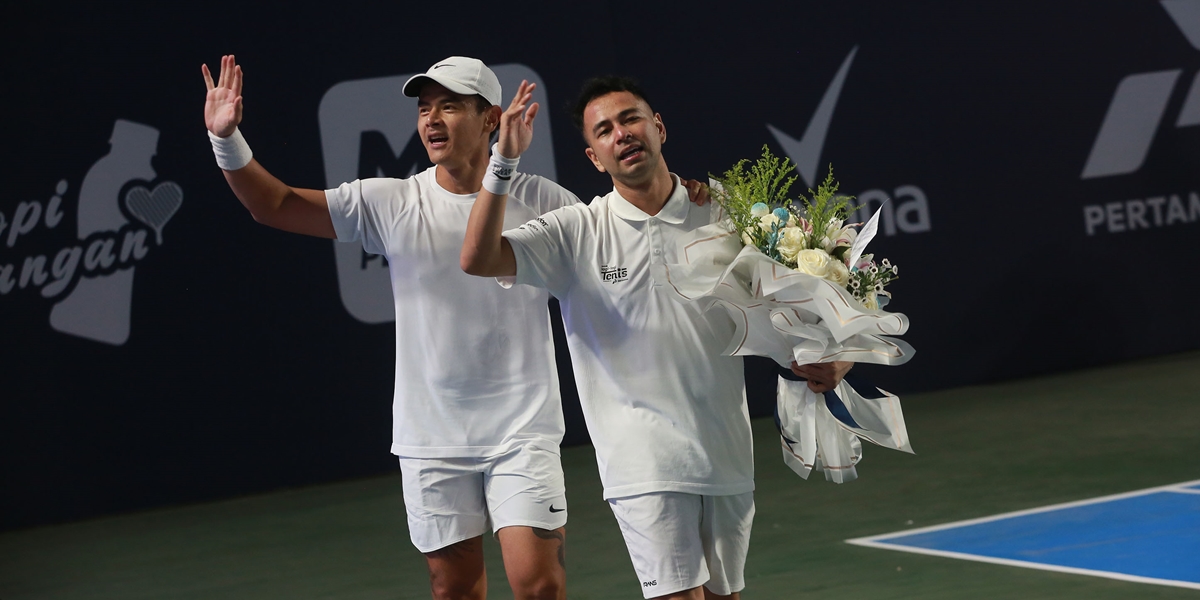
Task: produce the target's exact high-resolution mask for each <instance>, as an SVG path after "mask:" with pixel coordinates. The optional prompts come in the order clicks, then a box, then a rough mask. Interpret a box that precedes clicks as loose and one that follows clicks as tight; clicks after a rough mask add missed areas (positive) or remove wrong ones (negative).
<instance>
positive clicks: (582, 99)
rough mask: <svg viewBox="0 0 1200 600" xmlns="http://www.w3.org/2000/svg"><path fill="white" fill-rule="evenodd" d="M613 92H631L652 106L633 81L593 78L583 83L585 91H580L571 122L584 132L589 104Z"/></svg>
mask: <svg viewBox="0 0 1200 600" xmlns="http://www.w3.org/2000/svg"><path fill="white" fill-rule="evenodd" d="M613 92H629V93H630V94H633V95H634V96H637V97H638V98H639V99H641V100H642V102H645V103H646V104H650V100H648V99H647V98H646V93H645V92H643V91H642V88H641V87H640V86H639V85H638V84H637V82H636V81H634V80H633V79H630V78H628V77H618V76H616V75H604V76H602V77H593V78H591V79H589V80H587V81H585V82H583V89H581V90H580V91H579V98H578V99H576V100H575V106H574V107H573V108H572V109H571V121H573V122H574V123H575V127H576V129H578V130H579V131H580V132H583V111H584V110H586V109H587V105H588V103H589V102H591V101H592V100H595V99H596V98H599V97H600V96H604V95H606V94H611V93H613ZM585 137H586V133H585Z"/></svg>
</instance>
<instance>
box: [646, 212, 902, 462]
mask: <svg viewBox="0 0 1200 600" xmlns="http://www.w3.org/2000/svg"><path fill="white" fill-rule="evenodd" d="M729 229H730V228H729V226H728V224H726V223H719V224H715V225H709V226H707V227H702V228H700V229H697V230H695V231H693V232H692V233H691V234H689V235H688V236H686V237H685V238H684V239H682V240H681V241H680V252H679V256H680V257H681V259H682V262H680V263H672V264H659V265H654V266H653V267H652V273H653V275H654V278H655V281H656V283H657V284H659V285H660V286H662V287H663V288H664V290H665V291H666V292H667V293H668V294H670V295H671V296H672V297H673V298H674V299H675V300H677V301H679V302H683V303H685V304H691V303H694V304H696V305H698V306H700V307H701V308H702V309H703V310H706V311H707V310H714V309H716V308H717V307H720V309H722V310H724V311H725V312H726V313H727V314H728V315H729V317H730V318H732V319H733V322H734V325H735V333H734V335H733V337H732V338H731V339H730V340H729V344H728V346H727V347H726V348H725V351H724V354H726V355H737V356H767V357H770V358H772V359H774V360H775V361H776V362H777V363H779V364H780V365H784V366H787V365H790V364H791V362H792V361H793V360H794V361H796V362H797V363H798V364H802V365H803V364H810V363H822V362H832V361H838V360H845V361H852V362H858V363H875V364H883V365H893V366H894V365H901V364H904V363H905V362H908V360H909V359H910V358H912V355H913V352H914V350H913V349H912V347H911V346H909V345H908V344H907V343H905V342H904V341H902V340H899V339H894V338H892V337H890V336H895V335H901V334H903V333H904V332H906V331H907V330H908V318H907V317H905V316H904V315H903V314H900V313H889V312H886V311H883V310H871V309H868V308H866V307H865V306H863V304H862V303H861V302H859V301H858V300H857V299H855V298H854V296H853V295H851V294H850V293H849V292H847V291H846V290H845V289H844V288H842V287H841V286H839V285H837V284H836V283H833V282H831V281H828V280H825V279H823V278H820V277H814V276H812V275H807V274H805V273H801V272H799V271H796V270H793V269H789V268H787V267H785V266H783V265H782V264H780V263H778V262H776V261H774V260H772V259H771V258H769V257H767V256H766V255H764V254H762V253H761V252H759V251H758V250H757V249H755V248H751V247H745V248H743V247H742V244H741V242H740V241H739V240H738V238H737V237H736V235H735V234H733V233H731V232H730V230H729ZM859 388H860V389H859V390H855V389H854V386H851V385H850V384H849V383H847V382H845V381H843V382H842V383H841V384H840V385H839V386H838V388H837V389H836V390H834V392H833V394H835V395H834V397H833V399H832V400H830V401H828V402H827V401H826V398H825V397H824V396H822V395H820V394H816V393H813V392H811V391H810V390H809V389H808V386H807V384H806V383H805V382H793V381H788V380H785V379H782V378H780V385H779V394H778V406H777V416H778V419H779V423H780V435H781V438H782V444H783V454H784V462H786V463H787V464H788V466H790V467H791V468H792V469H793V470H794V471H796V473H798V474H799V475H800V476H801V477H804V478H806V479H807V477H808V474H809V472H810V471H811V470H812V469H814V468H820V469H823V470H824V472H825V476H826V478H827V479H828V480H830V481H834V482H837V483H842V482H844V481H851V480H853V479H855V478H856V477H857V474H856V472H855V469H854V465H855V464H857V462H858V461H859V459H861V457H862V444H861V443H860V442H859V439H860V438H861V439H866V440H867V441H870V442H873V443H876V444H879V445H882V446H886V447H889V448H894V449H896V450H902V451H905V452H910V453H911V452H912V447H911V446H910V445H909V441H908V433H907V431H906V429H905V426H904V415H903V413H902V411H901V409H900V399H899V398H898V397H896V396H894V395H892V394H888V393H886V392H883V391H882V390H879V389H878V388H874V387H873V386H869V385H867V384H860V385H859ZM867 388H869V389H867ZM860 392H865V393H860ZM839 403H840V406H844V407H845V410H839V411H838V414H839V415H840V416H842V417H843V418H844V419H845V420H848V421H849V423H847V422H843V420H839V418H838V417H837V416H835V415H834V413H833V412H831V410H830V406H833V407H835V408H838V407H839ZM847 413H848V415H849V417H848V418H847Z"/></svg>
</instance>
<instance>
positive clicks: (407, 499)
mask: <svg viewBox="0 0 1200 600" xmlns="http://www.w3.org/2000/svg"><path fill="white" fill-rule="evenodd" d="M202 70H203V73H204V78H205V81H206V83H207V85H208V97H207V101H206V104H205V108H204V117H205V124H206V125H207V127H208V130H209V136H210V138H211V139H212V142H213V149H214V152H215V153H216V156H217V163H218V164H219V165H220V167H221V168H222V169H223V170H224V174H225V178H226V180H227V181H228V182H229V186H230V187H231V188H232V189H233V192H234V194H235V195H237V197H238V199H239V200H241V202H242V204H244V205H245V206H246V208H247V209H249V210H250V212H251V214H252V215H253V216H254V219H255V220H256V221H258V222H260V223H264V224H266V225H269V226H271V227H275V228H278V229H283V230H285V231H291V232H295V233H302V234H307V235H313V236H318V237H324V238H335V239H338V240H341V241H361V243H362V245H363V248H364V249H365V250H366V251H367V252H371V253H376V254H383V255H385V256H386V257H387V260H388V267H389V272H390V274H391V279H392V294H393V296H394V297H395V302H396V379H395V396H394V399H393V404H392V410H393V438H392V440H393V443H392V453H393V454H396V455H397V456H398V457H399V460H400V470H401V473H402V476H403V487H404V504H405V509H406V511H407V513H408V525H409V532H410V535H411V538H412V542H413V544H414V545H415V546H416V547H417V549H418V550H420V551H421V552H422V553H424V555H425V557H426V560H427V563H428V566H429V573H430V581H431V587H432V591H433V597H434V598H438V599H452V598H455V599H457V598H471V599H477V598H484V597H485V596H486V590H487V581H486V577H485V571H484V562H483V553H482V534H483V533H484V532H485V531H486V530H487V525H488V521H489V520H490V521H491V527H492V529H493V531H494V532H495V533H496V535H497V537H498V538H499V540H500V546H501V550H502V553H503V555H504V566H505V570H506V573H507V575H508V581H509V585H510V586H511V587H512V590H513V594H514V596H515V597H517V598H559V599H561V598H564V597H565V596H566V584H565V580H566V571H565V567H564V560H565V554H564V552H565V548H564V542H565V537H564V536H565V525H566V522H567V503H566V498H565V491H564V482H563V474H562V467H561V466H560V462H559V443H560V441H561V440H562V436H563V430H564V424H563V416H562V408H561V402H560V399H559V387H558V376H557V371H556V368H555V362H554V344H553V341H552V338H551V335H550V323H549V315H548V312H547V310H546V303H547V301H548V295H547V293H546V292H545V291H543V290H539V289H536V288H533V287H530V286H518V287H517V288H514V289H512V290H503V289H500V288H499V286H497V285H496V284H495V283H493V282H491V281H486V280H482V279H478V278H475V277H470V276H468V275H466V274H464V273H463V272H462V270H461V269H459V266H458V258H459V251H460V249H461V247H462V238H463V234H464V231H465V229H466V224H467V217H468V215H469V213H470V210H471V205H472V203H473V201H474V200H475V196H476V194H477V193H478V192H479V189H480V183H481V181H482V180H483V175H484V171H485V169H486V167H487V164H488V145H489V138H490V136H491V134H492V132H493V131H494V130H495V129H496V127H497V125H498V123H499V119H500V113H501V110H500V108H499V106H498V105H499V104H500V98H501V91H500V82H499V81H498V80H497V79H496V75H495V74H494V73H492V70H491V69H489V68H488V67H487V66H486V65H484V64H483V63H482V62H480V61H478V60H476V59H473V58H465V57H458V56H456V57H450V58H448V59H446V60H443V61H440V62H438V63H437V64H435V65H433V66H432V67H431V68H430V69H429V71H428V72H426V73H425V74H423V75H417V76H415V77H413V78H412V79H410V80H409V81H408V82H407V83H406V84H405V86H404V94H405V95H406V96H411V97H416V98H418V102H417V106H418V114H417V129H418V132H419V135H420V138H421V141H422V143H423V144H424V145H425V149H426V151H427V152H428V154H429V159H430V161H432V162H433V163H434V165H435V166H434V167H432V168H430V169H428V170H426V171H423V172H421V173H418V174H416V175H414V176H412V177H409V178H407V179H390V178H376V179H363V180H357V181H352V182H349V183H343V184H342V185H340V186H338V187H337V188H334V189H330V190H324V191H322V190H312V189H300V188H294V187H290V186H288V185H286V184H284V183H283V182H281V181H279V180H278V179H276V178H275V177H273V176H272V175H271V174H270V173H268V172H267V171H266V169H264V168H263V167H262V165H260V164H259V163H258V161H256V160H254V159H253V158H252V156H251V153H250V149H249V147H248V146H247V144H246V142H245V140H244V139H243V138H242V136H241V134H240V133H239V132H238V130H237V126H238V124H239V123H240V122H241V119H242V95H241V94H242V69H241V67H240V66H238V65H237V64H236V62H235V61H234V57H233V56H225V57H223V58H222V59H221V70H220V74H219V77H218V81H217V83H215V84H214V83H213V81H212V76H211V75H210V74H209V71H208V67H207V66H204V67H202ZM511 183H512V192H511V193H510V194H509V196H508V198H509V205H508V207H507V209H508V212H509V214H510V215H512V217H511V224H512V226H516V225H518V224H520V223H523V222H525V221H527V220H529V219H532V218H535V217H537V216H538V215H540V214H543V213H546V212H549V211H551V210H553V209H556V208H559V207H562V206H569V205H573V204H575V203H577V202H578V199H577V198H576V197H575V196H574V195H572V194H571V193H569V192H567V191H566V190H564V189H563V188H561V187H559V186H558V185H557V184H555V183H554V182H551V181H549V180H547V179H544V178H542V177H538V176H530V175H525V174H521V175H517V176H516V177H514V178H513V180H512V182H511Z"/></svg>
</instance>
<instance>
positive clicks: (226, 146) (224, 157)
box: [208, 128, 254, 171]
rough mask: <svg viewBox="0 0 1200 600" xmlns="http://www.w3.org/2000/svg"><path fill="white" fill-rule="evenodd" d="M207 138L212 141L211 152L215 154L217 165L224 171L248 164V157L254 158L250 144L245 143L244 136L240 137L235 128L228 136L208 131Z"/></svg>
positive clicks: (240, 134) (240, 133) (239, 132)
mask: <svg viewBox="0 0 1200 600" xmlns="http://www.w3.org/2000/svg"><path fill="white" fill-rule="evenodd" d="M208 139H209V140H210V141H212V147H213V154H215V155H216V156H217V166H218V167H221V168H222V169H224V170H226V171H236V170H238V169H240V168H242V167H244V166H246V165H248V164H250V159H251V158H254V153H253V152H251V151H250V145H249V144H247V143H246V138H244V137H242V132H241V131H238V130H237V129H236V128H234V130H233V133H231V134H229V137H219V136H217V134H215V133H213V132H211V131H209V132H208Z"/></svg>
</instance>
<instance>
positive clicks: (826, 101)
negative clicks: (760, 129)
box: [767, 46, 858, 187]
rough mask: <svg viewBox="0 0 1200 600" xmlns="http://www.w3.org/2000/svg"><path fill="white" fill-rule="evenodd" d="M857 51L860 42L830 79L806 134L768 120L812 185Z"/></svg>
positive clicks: (786, 150)
mask: <svg viewBox="0 0 1200 600" xmlns="http://www.w3.org/2000/svg"><path fill="white" fill-rule="evenodd" d="M857 52H858V46H855V47H854V48H852V49H851V50H850V54H848V55H846V59H845V60H843V61H842V66H841V68H839V69H838V72H837V75H834V77H833V81H832V82H830V83H829V88H828V89H826V90H825V96H824V97H822V98H821V103H820V104H819V105H817V112H815V113H813V116H812V120H810V121H809V122H808V128H807V129H805V130H804V135H803V136H801V138H800V139H799V140H796V139H794V138H792V137H791V136H789V135H788V134H786V133H784V132H783V131H781V130H780V129H777V128H776V127H774V126H773V125H771V124H770V123H767V129H768V130H770V132H771V135H774V136H775V141H777V142H779V145H780V146H783V151H784V152H785V153H787V155H788V157H789V158H791V159H792V162H794V163H796V170H797V171H799V173H800V177H801V178H802V179H804V183H806V184H808V186H809V187H813V186H814V185H815V183H816V176H817V165H818V164H819V163H820V162H821V150H822V149H824V147H825V135H826V134H827V133H829V122H830V121H832V120H833V109H834V108H836V107H837V102H838V96H840V95H841V93H842V85H843V84H845V83H846V75H847V74H848V73H849V72H850V64H851V63H853V62H854V55H855V53H857Z"/></svg>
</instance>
